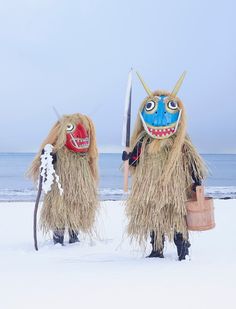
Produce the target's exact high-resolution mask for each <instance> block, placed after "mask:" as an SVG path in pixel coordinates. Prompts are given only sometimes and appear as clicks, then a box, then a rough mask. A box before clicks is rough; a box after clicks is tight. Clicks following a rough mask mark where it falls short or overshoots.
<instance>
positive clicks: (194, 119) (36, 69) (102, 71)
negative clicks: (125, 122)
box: [0, 0, 236, 153]
mask: <svg viewBox="0 0 236 309" xmlns="http://www.w3.org/2000/svg"><path fill="white" fill-rule="evenodd" d="M235 12H236V1H233V0H232V1H230V0H224V1H223V0H222V1H219V0H214V1H213V0H198V1H194V0H178V1H177V0H176V1H175V0H172V1H171V0H169V1H168V0H162V1H158V0H156V1H155V0H153V1H150V0H143V1H138V0H131V1H128V0H118V1H115V0H106V1H105V0H104V1H102V0H101V1H97V0H84V1H80V0H64V1H62V0H52V1H51V0H28V1H26V0H21V1H19V0H7V1H3V0H0V42H1V48H0V102H1V111H0V141H1V142H0V151H4V152H12V151H36V150H37V149H38V147H39V145H40V143H41V142H42V139H43V138H44V137H45V136H46V134H47V133H48V131H49V129H50V128H51V126H52V124H53V123H54V122H55V121H56V116H55V115H54V113H53V110H52V106H53V105H54V106H56V108H57V109H58V111H59V112H60V113H61V114H68V113H75V112H82V113H85V114H88V115H90V116H91V117H92V118H93V120H94V122H95V125H96V128H97V139H98V144H99V147H100V149H102V150H104V149H106V150H108V151H109V150H114V149H119V147H120V144H121V132H122V119H123V109H124V98H125V90H126V82H127V74H128V71H129V69H130V67H131V66H132V67H134V68H136V69H137V70H138V71H139V72H140V73H141V74H142V76H143V77H144V79H145V81H146V83H147V84H148V85H149V87H150V88H151V89H152V90H155V89H158V88H161V89H166V90H171V89H172V87H173V85H174V84H175V82H176V80H177V79H178V77H179V76H180V74H181V73H182V72H183V71H184V70H187V72H188V74H187V77H186V79H185V81H184V84H183V86H182V88H181V90H180V92H179V96H180V98H182V100H183V102H184V104H185V107H186V110H187V115H188V131H189V133H190V135H191V137H192V140H193V142H194V143H195V145H196V146H197V148H198V149H199V151H200V152H202V153H236V121H235V120H236V97H235V93H236V42H235V41H236V18H235ZM144 96H145V92H144V90H143V88H142V86H141V85H140V83H139V82H138V80H137V78H136V77H135V78H134V83H133V102H132V113H133V116H132V124H133V123H134V118H135V117H136V114H137V109H138V106H139V104H140V102H141V101H142V99H143V97H144Z"/></svg>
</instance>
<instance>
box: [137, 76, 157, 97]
mask: <svg viewBox="0 0 236 309" xmlns="http://www.w3.org/2000/svg"><path fill="white" fill-rule="evenodd" d="M136 74H137V76H138V78H139V80H140V82H141V83H142V85H143V88H144V89H145V90H146V92H147V94H148V95H149V97H153V93H152V92H151V90H150V89H149V88H148V86H147V85H146V84H145V82H144V80H143V79H142V77H141V75H139V73H138V72H136Z"/></svg>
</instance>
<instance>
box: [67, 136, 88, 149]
mask: <svg viewBox="0 0 236 309" xmlns="http://www.w3.org/2000/svg"><path fill="white" fill-rule="evenodd" d="M71 143H72V144H73V146H74V147H75V148H77V149H84V148H88V147H89V144H90V139H89V137H86V138H80V137H77V138H76V137H73V138H72V137H71Z"/></svg>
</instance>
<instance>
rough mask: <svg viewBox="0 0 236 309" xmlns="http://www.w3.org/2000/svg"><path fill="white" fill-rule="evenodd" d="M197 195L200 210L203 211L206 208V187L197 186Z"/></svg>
mask: <svg viewBox="0 0 236 309" xmlns="http://www.w3.org/2000/svg"><path fill="white" fill-rule="evenodd" d="M196 195H197V202H198V206H199V208H201V209H203V208H204V201H205V197H204V187H203V186H197V187H196Z"/></svg>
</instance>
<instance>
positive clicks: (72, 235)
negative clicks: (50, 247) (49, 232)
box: [53, 229, 79, 245]
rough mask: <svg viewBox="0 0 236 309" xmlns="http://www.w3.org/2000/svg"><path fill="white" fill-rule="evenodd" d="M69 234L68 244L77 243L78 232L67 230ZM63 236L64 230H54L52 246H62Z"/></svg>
mask: <svg viewBox="0 0 236 309" xmlns="http://www.w3.org/2000/svg"><path fill="white" fill-rule="evenodd" d="M68 233H69V243H70V244H73V243H75V242H78V241H79V239H78V234H79V233H78V232H77V231H74V230H71V229H69V230H68ZM64 234H65V229H56V230H54V231H53V242H54V244H61V245H63V243H64Z"/></svg>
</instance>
